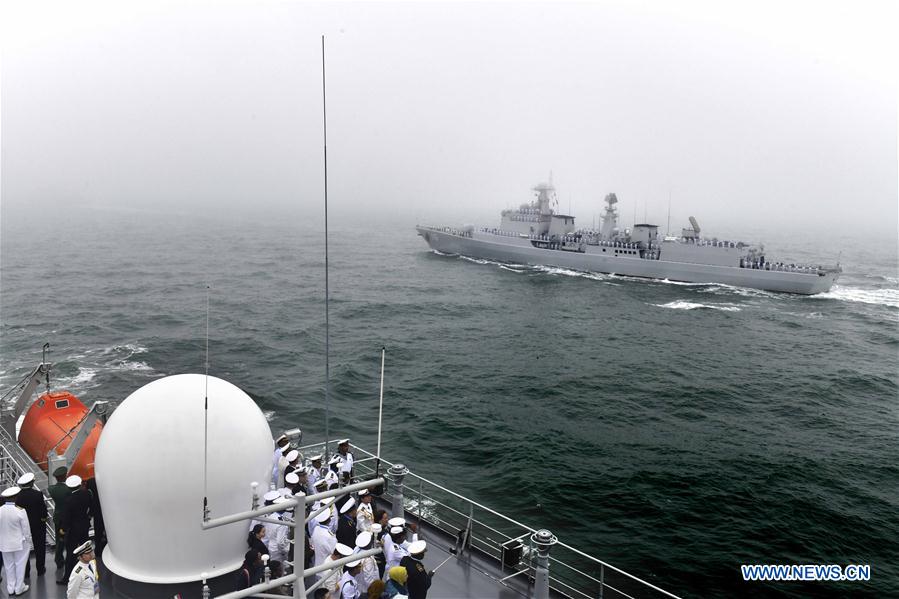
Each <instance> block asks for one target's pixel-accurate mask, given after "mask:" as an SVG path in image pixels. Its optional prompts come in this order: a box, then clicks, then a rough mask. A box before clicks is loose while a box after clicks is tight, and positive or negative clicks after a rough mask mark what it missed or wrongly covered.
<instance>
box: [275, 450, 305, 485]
mask: <svg viewBox="0 0 899 599" xmlns="http://www.w3.org/2000/svg"><path fill="white" fill-rule="evenodd" d="M299 459H300V452H299V451H297V450H296V449H291V450H290V451H288V452H287V453H286V454H284V457H283V458H281V459H280V460H278V482H277V483H276V485H277V487H276V488H281V487H283V486H284V474H285V472H286V471H287V469H288V466H290V464H292V463H293V462H296V461H297V460H299Z"/></svg>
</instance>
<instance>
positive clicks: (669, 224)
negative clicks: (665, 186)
mask: <svg viewBox="0 0 899 599" xmlns="http://www.w3.org/2000/svg"><path fill="white" fill-rule="evenodd" d="M670 235H671V190H670V189H669V190H668V230H667V231H666V232H665V237H669V236H670Z"/></svg>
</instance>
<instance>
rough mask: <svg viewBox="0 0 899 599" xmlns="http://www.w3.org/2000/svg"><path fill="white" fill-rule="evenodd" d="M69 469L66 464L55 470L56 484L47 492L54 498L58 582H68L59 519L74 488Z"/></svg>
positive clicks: (55, 556)
mask: <svg viewBox="0 0 899 599" xmlns="http://www.w3.org/2000/svg"><path fill="white" fill-rule="evenodd" d="M67 474H68V471H67V470H66V468H65V466H60V467H59V468H57V469H56V470H54V471H53V476H54V477H55V478H56V484H55V485H51V486H50V488H49V489H47V492H49V493H50V497H51V498H52V499H53V530H54V531H56V552H55V554H54V556H53V561H55V562H56V584H67V582H66V581H67V580H68V579H67V578H64V576H65V573H66V557H65V546H66V543H65V539H64V538H63V537H61V536H60V534H59V521H60V518H62V513H63V512H64V511H65V507H66V499H67V498H68V497H69V495H70V494H71V493H72V490H71V489H70V488H68V487H67V486H66V475H67Z"/></svg>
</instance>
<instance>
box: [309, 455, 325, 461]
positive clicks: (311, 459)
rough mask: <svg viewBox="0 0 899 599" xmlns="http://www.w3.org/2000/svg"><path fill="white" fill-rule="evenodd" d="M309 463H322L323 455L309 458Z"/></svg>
mask: <svg viewBox="0 0 899 599" xmlns="http://www.w3.org/2000/svg"><path fill="white" fill-rule="evenodd" d="M309 461H310V462H321V461H322V454H320V453H317V454H315V455H312V456H309Z"/></svg>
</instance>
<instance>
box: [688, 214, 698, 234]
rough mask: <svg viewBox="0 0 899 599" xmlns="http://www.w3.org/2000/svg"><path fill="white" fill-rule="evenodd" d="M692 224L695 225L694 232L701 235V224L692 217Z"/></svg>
mask: <svg viewBox="0 0 899 599" xmlns="http://www.w3.org/2000/svg"><path fill="white" fill-rule="evenodd" d="M690 224H691V225H693V230H694V231H695V232H696V233H697V234H699V223H698V222H696V219H695V218H693V217H692V216H691V217H690Z"/></svg>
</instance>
